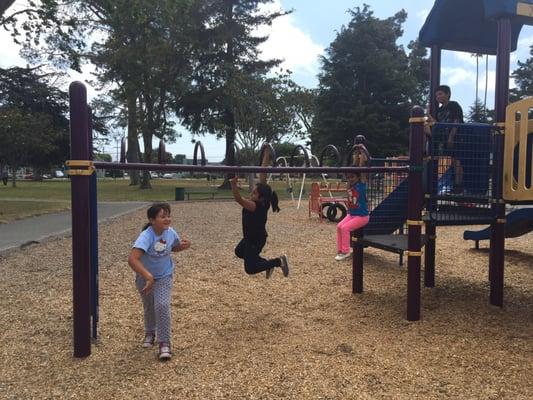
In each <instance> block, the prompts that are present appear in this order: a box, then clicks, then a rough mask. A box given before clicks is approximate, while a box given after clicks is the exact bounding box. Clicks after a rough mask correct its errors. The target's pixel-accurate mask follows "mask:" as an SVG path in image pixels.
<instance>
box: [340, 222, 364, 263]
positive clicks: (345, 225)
mask: <svg viewBox="0 0 533 400" xmlns="http://www.w3.org/2000/svg"><path fill="white" fill-rule="evenodd" d="M369 219H370V217H369V216H368V215H367V216H365V217H361V216H359V215H350V214H348V215H347V216H346V217H344V218H343V220H342V221H341V222H339V223H338V224H337V251H338V252H339V253H344V254H347V253H349V252H350V232H351V231H353V230H356V229H359V228H362V227H363V226H365V225H366V224H368V220H369Z"/></svg>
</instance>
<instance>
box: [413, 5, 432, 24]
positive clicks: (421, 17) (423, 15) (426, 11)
mask: <svg viewBox="0 0 533 400" xmlns="http://www.w3.org/2000/svg"><path fill="white" fill-rule="evenodd" d="M429 11H430V10H429V9H427V8H426V9H423V10H420V11H418V12H417V13H416V16H417V18H418V19H419V20H420V21H422V23H424V22H426V19H427V17H428V15H429Z"/></svg>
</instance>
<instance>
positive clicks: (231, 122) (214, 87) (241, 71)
mask: <svg viewBox="0 0 533 400" xmlns="http://www.w3.org/2000/svg"><path fill="white" fill-rule="evenodd" d="M271 2H272V0H200V1H199V2H198V4H199V7H198V8H197V9H196V11H197V13H196V14H195V16H194V19H195V21H194V25H195V26H197V31H196V34H195V37H196V38H197V39H198V41H197V43H196V44H195V46H194V48H193V52H194V53H193V54H192V56H193V57H194V58H195V59H197V60H198V61H199V62H198V63H197V64H196V66H195V69H194V72H193V79H192V84H191V86H190V87H189V90H188V91H187V92H186V94H185V96H183V97H182V98H179V97H178V96H176V98H177V99H178V102H177V103H176V108H177V110H178V114H179V115H181V116H182V117H183V122H184V124H185V125H186V126H188V127H189V128H190V129H191V130H192V131H193V132H194V133H211V134H215V135H217V136H218V137H226V163H227V164H230V165H231V164H233V163H234V161H235V160H234V146H233V144H234V142H235V137H236V134H237V130H240V131H241V132H248V133H249V132H253V133H254V134H256V133H261V134H263V133H264V134H266V135H269V134H270V135H271V134H272V132H273V131H277V130H279V128H278V127H276V126H275V124H274V122H275V118H273V117H272V115H276V114H277V113H278V111H279V109H277V110H276V111H273V109H272V107H270V106H272V104H273V103H272V101H271V100H272V96H273V97H274V98H275V97H276V96H277V94H276V93H275V88H276V83H275V82H272V81H269V80H267V79H266V78H265V74H266V73H267V72H269V71H270V70H271V68H273V67H275V66H277V65H279V63H280V60H274V59H272V60H260V59H259V45H260V44H262V43H264V42H265V41H266V40H267V37H265V36H256V35H255V36H254V34H253V33H252V32H254V30H255V29H256V28H258V27H260V26H263V25H270V24H271V23H272V21H273V20H274V19H276V18H278V17H279V16H281V15H284V13H283V12H281V11H277V12H265V11H262V12H260V11H259V7H260V6H261V5H262V4H268V3H271ZM269 88H270V90H272V91H273V93H271V94H269V93H268V90H269ZM247 93H260V94H261V96H260V97H259V98H254V97H250V96H249V95H247ZM257 103H260V107H256V106H257ZM254 107H255V110H256V112H254V113H253V114H251V115H248V113H247V112H248V111H249V110H251V109H254ZM245 145H247V143H245Z"/></svg>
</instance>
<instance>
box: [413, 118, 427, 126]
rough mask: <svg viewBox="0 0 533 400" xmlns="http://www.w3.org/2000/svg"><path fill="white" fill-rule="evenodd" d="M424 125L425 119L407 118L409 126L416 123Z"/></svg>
mask: <svg viewBox="0 0 533 400" xmlns="http://www.w3.org/2000/svg"><path fill="white" fill-rule="evenodd" d="M421 122H422V123H424V122H426V117H411V118H409V123H410V124H416V123H421Z"/></svg>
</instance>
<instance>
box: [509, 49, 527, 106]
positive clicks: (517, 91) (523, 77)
mask: <svg viewBox="0 0 533 400" xmlns="http://www.w3.org/2000/svg"><path fill="white" fill-rule="evenodd" d="M529 55H530V56H531V57H529V58H528V59H527V60H526V61H525V62H521V61H518V68H517V69H515V70H514V71H513V73H512V75H511V76H512V78H514V81H515V84H516V87H515V88H513V89H511V90H510V91H509V95H510V100H511V102H514V101H518V100H521V99H524V98H526V97H529V96H533V45H531V46H530V48H529Z"/></svg>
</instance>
